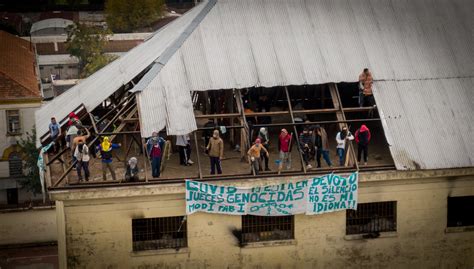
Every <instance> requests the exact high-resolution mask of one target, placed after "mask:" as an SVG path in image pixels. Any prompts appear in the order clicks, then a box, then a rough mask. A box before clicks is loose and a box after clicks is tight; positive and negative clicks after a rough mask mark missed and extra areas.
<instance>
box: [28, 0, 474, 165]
mask: <svg viewBox="0 0 474 269" xmlns="http://www.w3.org/2000/svg"><path fill="white" fill-rule="evenodd" d="M209 3H210V2H207V4H206V5H199V6H198V7H196V8H195V9H193V10H191V11H190V12H189V13H188V14H187V15H185V16H183V17H182V18H179V19H177V20H176V21H175V22H174V24H170V25H168V26H167V27H165V28H163V30H162V31H160V32H159V33H158V34H156V35H155V36H154V37H153V38H151V39H150V40H149V41H147V42H145V43H144V44H142V45H140V46H139V47H137V48H136V49H134V50H132V51H131V52H130V53H128V54H126V55H125V56H123V57H122V58H120V59H119V60H117V61H116V62H114V63H112V64H111V65H109V66H107V67H106V68H104V70H107V71H104V70H101V71H99V72H98V73H96V74H94V75H93V76H92V77H91V78H89V79H87V80H85V81H84V82H82V83H81V84H80V86H82V87H81V88H79V86H77V87H75V89H76V91H74V89H72V90H71V91H70V92H71V93H70V94H69V95H68V96H60V98H61V97H63V99H62V100H57V103H61V106H62V107H67V109H64V110H68V109H69V108H71V107H75V106H77V105H73V104H70V103H71V102H72V101H70V100H75V101H74V102H76V103H77V99H78V98H79V99H80V98H84V100H81V102H84V103H85V104H86V107H88V108H93V107H94V106H95V105H97V104H99V103H100V102H101V101H102V100H103V99H105V98H106V97H107V96H109V95H110V94H111V93H112V92H113V91H114V90H116V89H118V87H119V86H120V85H121V84H123V83H126V82H127V81H129V80H130V79H131V78H133V77H134V75H136V74H138V72H140V71H142V70H144V68H146V67H147V66H149V64H151V63H152V62H153V61H155V66H154V67H153V68H152V69H151V71H156V72H151V71H150V72H149V73H148V75H147V76H146V77H145V79H143V80H142V81H141V82H140V90H143V91H141V92H140V93H139V94H138V103H139V109H140V118H141V128H142V129H141V131H142V135H143V136H149V135H150V134H151V132H152V131H154V130H159V129H161V128H163V127H165V126H166V128H167V130H168V133H169V134H172V135H173V134H174V135H179V134H183V133H188V132H191V131H193V130H195V129H196V122H195V120H194V115H193V111H192V103H191V99H190V92H191V91H205V90H212V89H229V88H245V87H253V86H264V87H273V86H278V85H304V84H321V83H328V82H340V81H356V80H357V77H358V74H359V73H360V72H361V70H362V68H364V67H369V68H370V69H371V70H372V71H373V74H374V76H375V78H376V80H377V82H376V84H375V86H374V89H375V98H376V101H377V104H378V108H379V110H380V112H381V114H382V117H383V125H384V129H385V130H386V136H387V139H388V141H389V143H390V144H391V152H392V155H393V157H394V159H395V162H396V165H397V168H398V169H412V168H417V167H420V168H424V169H431V168H444V167H462V166H472V165H473V155H472V154H473V153H472V152H474V145H473V142H472V141H473V140H472V139H468V135H469V134H470V133H472V127H470V123H471V122H473V121H472V115H473V113H472V110H473V107H474V106H473V104H474V103H473V99H472V98H473V97H472V94H471V95H469V91H472V88H473V86H474V85H473V77H474V64H473V59H474V46H472V44H474V16H472V14H474V1H472V0H452V1H446V0H357V1H354V0H318V1H313V0H292V1H284V0H218V1H217V3H216V4H215V5H214V6H213V7H212V9H210V11H209V12H208V13H206V12H201V11H202V10H203V9H204V7H205V6H207V7H209V6H208V4H209ZM202 14H204V15H202ZM200 16H203V18H200ZM201 19H202V21H201ZM196 21H200V22H199V23H198V25H193V26H192V27H191V26H190V25H191V24H193V22H196ZM190 29H191V30H190ZM190 31H192V32H191V34H189V32H190ZM183 40H184V41H183ZM178 41H179V42H178ZM171 47H173V48H174V49H173V50H172V51H174V53H172V54H171V57H168V56H167V57H165V58H166V59H167V61H166V62H160V63H158V62H156V59H160V57H161V58H163V57H164V56H163V55H164V53H165V52H166V53H168V52H169V51H170V48H171ZM167 55H168V54H167ZM124 59H125V60H124ZM117 62H118V63H117ZM117 78H119V79H117ZM96 89H102V91H101V92H98V91H96ZM104 89H105V90H104ZM74 92H77V93H74ZM53 102H54V101H53ZM64 104H66V105H64ZM57 108H58V107H57V105H56V106H53V105H51V106H49V107H47V109H42V110H44V112H41V113H39V114H38V115H37V124H38V122H39V121H38V119H39V118H45V119H46V120H47V121H48V122H49V117H50V116H51V115H53V114H58V112H57V110H56V109H57ZM53 112H54V113H53ZM60 112H61V113H60V115H58V116H63V115H66V114H67V113H63V112H65V111H62V110H61V111H60ZM67 112H69V111H67ZM40 114H41V116H42V117H39V116H40ZM46 115H47V116H46ZM44 116H46V117H44ZM40 123H42V126H41V127H40V126H39V125H38V127H39V128H43V129H42V131H43V132H45V129H46V128H47V127H46V126H47V122H46V121H44V122H41V121H40ZM440 140H442V141H440Z"/></svg>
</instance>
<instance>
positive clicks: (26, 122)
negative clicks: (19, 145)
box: [0, 103, 40, 154]
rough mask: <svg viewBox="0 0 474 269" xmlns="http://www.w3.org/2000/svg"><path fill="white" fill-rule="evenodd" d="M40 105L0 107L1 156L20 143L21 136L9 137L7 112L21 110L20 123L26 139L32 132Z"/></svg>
mask: <svg viewBox="0 0 474 269" xmlns="http://www.w3.org/2000/svg"><path fill="white" fill-rule="evenodd" d="M39 106H40V103H33V104H12V105H1V106H0V154H3V151H4V150H5V149H6V148H8V147H9V146H11V145H12V143H13V144H14V143H15V141H18V140H19V139H20V137H21V136H7V116H6V112H5V110H15V109H19V110H20V122H21V130H22V136H23V137H25V133H26V132H31V129H32V128H33V126H34V124H35V111H36V110H37V109H38V108H39Z"/></svg>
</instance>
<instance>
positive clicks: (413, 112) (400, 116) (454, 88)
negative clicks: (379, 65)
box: [374, 78, 474, 170]
mask: <svg viewBox="0 0 474 269" xmlns="http://www.w3.org/2000/svg"><path fill="white" fill-rule="evenodd" d="M473 89H474V79H473V78H451V79H429V80H406V81H378V82H375V85H374V96H375V98H376V100H377V107H378V109H379V112H380V114H381V117H382V121H383V125H384V131H385V135H386V137H387V141H388V143H389V145H390V152H391V154H392V156H393V159H394V161H395V165H396V167H397V169H399V170H406V169H420V168H421V169H438V168H453V167H470V166H474V140H473V139H472V137H471V134H472V133H474V127H473V126H472V123H473V122H474V97H473Z"/></svg>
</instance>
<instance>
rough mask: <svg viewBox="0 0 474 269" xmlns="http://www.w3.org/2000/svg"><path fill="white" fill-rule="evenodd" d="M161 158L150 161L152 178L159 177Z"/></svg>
mask: <svg viewBox="0 0 474 269" xmlns="http://www.w3.org/2000/svg"><path fill="white" fill-rule="evenodd" d="M160 168H161V157H155V158H152V159H151V175H152V177H160Z"/></svg>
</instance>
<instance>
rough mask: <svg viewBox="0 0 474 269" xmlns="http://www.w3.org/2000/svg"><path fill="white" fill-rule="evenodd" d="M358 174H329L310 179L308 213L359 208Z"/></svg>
mask: <svg viewBox="0 0 474 269" xmlns="http://www.w3.org/2000/svg"><path fill="white" fill-rule="evenodd" d="M357 178H358V174H357V173H352V174H351V175H350V176H349V177H347V178H345V177H341V176H338V175H335V174H329V175H325V176H322V177H316V178H313V179H311V180H309V183H308V196H307V197H308V203H307V208H306V214H307V215H313V214H321V213H327V212H333V211H338V210H346V209H357V190H358V188H359V186H358V180H357Z"/></svg>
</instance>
